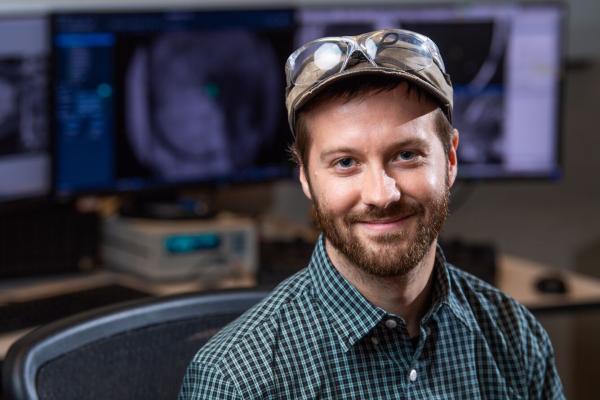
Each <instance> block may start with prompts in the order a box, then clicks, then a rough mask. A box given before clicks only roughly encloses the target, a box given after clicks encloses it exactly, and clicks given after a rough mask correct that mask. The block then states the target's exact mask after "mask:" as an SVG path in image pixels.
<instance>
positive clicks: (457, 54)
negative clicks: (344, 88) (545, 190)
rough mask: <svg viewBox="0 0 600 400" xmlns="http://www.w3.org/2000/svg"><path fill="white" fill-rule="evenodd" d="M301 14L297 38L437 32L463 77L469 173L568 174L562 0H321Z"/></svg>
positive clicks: (459, 88)
mask: <svg viewBox="0 0 600 400" xmlns="http://www.w3.org/2000/svg"><path fill="white" fill-rule="evenodd" d="M297 19H298V23H299V28H298V30H297V32H296V46H299V45H300V44H302V43H305V42H306V41H309V40H312V39H315V38H317V37H322V36H340V35H355V34H358V33H363V32H369V31H373V30H377V29H382V28H390V27H394V28H404V29H409V30H413V31H416V32H420V33H423V34H425V35H427V36H429V37H430V38H431V39H433V41H434V42H435V43H436V44H437V45H438V47H439V49H440V52H441V54H442V56H443V58H444V62H445V64H446V69H447V71H448V73H449V74H450V76H451V78H452V81H453V85H454V113H453V123H454V126H455V127H456V128H457V129H458V130H459V132H460V145H459V163H460V165H459V178H463V179H490V178H494V179H495V178H546V179H554V178H557V177H558V176H559V175H560V172H561V171H560V164H559V160H560V157H559V152H558V150H559V149H558V144H559V113H560V110H559V108H560V104H559V103H560V101H559V98H560V75H561V57H562V27H563V25H562V20H563V9H562V7H561V6H560V5H559V4H555V3H548V4H543V3H542V4H523V5H518V4H504V5H502V4H498V5H494V4H487V5H478V4H475V3H474V4H470V3H469V4H468V5H463V4H460V5H459V4H454V5H452V4H447V5H433V4H432V5H426V6H406V5H404V6H395V7H393V8H392V7H386V8H372V7H371V8H364V7H360V8H347V7H346V8H343V9H342V8H323V7H319V8H306V9H303V10H302V11H300V12H299V13H298V15H297Z"/></svg>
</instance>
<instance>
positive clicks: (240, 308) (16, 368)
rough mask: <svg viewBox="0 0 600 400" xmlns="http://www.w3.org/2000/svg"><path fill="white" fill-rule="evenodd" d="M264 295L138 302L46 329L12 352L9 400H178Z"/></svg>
mask: <svg viewBox="0 0 600 400" xmlns="http://www.w3.org/2000/svg"><path fill="white" fill-rule="evenodd" d="M265 296H266V293H265V292H251V291H244V292H226V293H219V294H191V295H182V296H174V297H169V298H162V299H154V300H150V301H148V300H141V301H133V302H129V303H126V304H123V305H120V306H112V307H106V308H103V309H99V310H96V311H91V312H88V313H83V314H80V315H77V316H73V317H69V318H66V319H64V320H60V321H57V322H55V323H52V324H49V325H46V326H43V327H41V328H39V329H37V330H35V331H33V332H31V333H29V334H27V335H25V336H24V337H22V338H21V339H19V340H18V341H17V342H16V343H15V344H13V345H12V346H11V348H10V349H9V351H8V353H7V356H6V359H5V361H4V366H3V380H4V389H5V396H6V398H7V399H18V400H21V399H26V400H38V399H39V400H51V399H57V400H58V399H60V400H69V399H78V400H81V399H91V400H93V399H103V400H105V399H110V400H119V399H127V400H132V399H157V400H159V399H171V400H172V399H175V398H177V394H178V392H179V386H180V385H181V382H182V378H183V375H184V373H185V369H186V367H187V365H188V363H189V362H190V361H191V359H192V357H193V356H194V354H195V353H196V351H197V350H198V349H199V348H200V347H202V346H203V345H204V344H205V343H206V341H207V340H208V339H209V338H210V337H212V336H213V334H214V333H216V332H217V331H219V330H220V329H221V328H222V327H223V326H225V325H226V324H228V323H229V322H231V321H232V320H234V319H235V318H237V317H238V316H239V315H241V314H242V313H243V312H244V311H246V310H247V309H249V308H250V307H251V306H253V305H254V304H256V303H257V302H259V301H260V300H261V299H262V298H264V297H265Z"/></svg>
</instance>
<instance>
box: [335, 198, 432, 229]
mask: <svg viewBox="0 0 600 400" xmlns="http://www.w3.org/2000/svg"><path fill="white" fill-rule="evenodd" d="M424 211H425V208H424V207H423V205H421V204H419V203H417V202H410V201H406V200H405V201H399V202H397V203H393V204H391V205H390V206H388V207H386V208H380V207H372V208H369V209H367V210H365V211H361V212H354V213H351V214H348V215H346V217H345V218H344V220H345V221H346V223H348V224H353V223H357V222H365V221H373V220H382V219H398V218H403V217H406V216H409V215H413V214H420V213H423V212H424Z"/></svg>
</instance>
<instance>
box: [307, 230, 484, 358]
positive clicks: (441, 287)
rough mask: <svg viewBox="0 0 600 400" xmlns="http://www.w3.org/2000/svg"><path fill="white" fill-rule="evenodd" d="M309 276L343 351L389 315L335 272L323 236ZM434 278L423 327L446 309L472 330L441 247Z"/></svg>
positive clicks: (436, 258)
mask: <svg viewBox="0 0 600 400" xmlns="http://www.w3.org/2000/svg"><path fill="white" fill-rule="evenodd" d="M309 274H310V277H311V280H312V282H313V284H314V287H315V289H316V290H315V293H314V296H315V297H316V298H317V299H318V300H319V302H320V303H321V304H322V306H323V310H324V312H325V313H326V315H327V316H328V317H329V320H330V321H332V325H333V328H334V329H335V331H336V333H337V334H338V336H339V337H340V340H341V342H342V346H344V351H346V350H348V349H349V348H350V347H352V346H353V345H354V344H355V343H356V342H357V341H359V340H360V339H362V338H363V337H364V336H365V335H367V333H369V332H370V331H371V330H372V329H373V328H374V327H375V326H376V325H377V324H379V323H380V322H381V320H382V319H384V317H386V315H388V313H386V311H385V310H382V309H381V308H379V307H377V306H375V305H373V304H371V303H370V302H369V301H368V300H367V299H366V298H365V297H364V296H363V295H362V294H360V292H359V291H358V290H357V289H356V288H355V287H354V286H353V285H352V284H350V282H348V281H347V280H346V279H345V278H344V277H343V276H342V275H341V274H340V273H339V272H338V271H337V269H335V267H334V266H333V264H332V262H331V260H330V259H329V256H328V255H327V251H326V250H325V238H324V235H321V236H319V239H318V240H317V244H316V246H315V250H314V252H313V255H312V258H311V261H310V267H309ZM433 274H434V276H433V291H432V301H431V304H432V306H431V308H430V310H429V311H428V312H427V313H426V314H425V316H424V317H423V320H422V321H423V323H424V324H426V323H427V322H428V321H429V320H430V319H431V318H432V317H434V316H435V315H436V314H437V312H438V310H440V308H441V307H442V306H443V305H446V306H447V307H448V308H449V309H450V311H451V312H452V313H453V314H454V315H455V316H456V318H458V319H459V320H460V321H461V322H462V323H463V324H464V325H465V326H466V327H467V328H469V329H471V330H472V329H473V323H474V321H473V318H472V315H471V313H470V312H468V310H467V309H466V307H467V306H466V305H465V302H464V301H461V300H460V298H459V296H458V295H457V293H456V289H453V283H452V280H451V277H450V273H449V271H448V268H447V263H446V259H445V256H444V253H443V251H442V249H441V247H440V246H439V245H438V247H437V249H436V257H435V265H434V269H433Z"/></svg>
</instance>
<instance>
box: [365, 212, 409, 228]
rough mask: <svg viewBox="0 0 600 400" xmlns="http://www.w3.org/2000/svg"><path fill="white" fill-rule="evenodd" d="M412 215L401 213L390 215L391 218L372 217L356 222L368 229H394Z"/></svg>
mask: <svg viewBox="0 0 600 400" xmlns="http://www.w3.org/2000/svg"><path fill="white" fill-rule="evenodd" d="M412 216H414V214H409V215H403V216H400V217H392V218H383V219H373V220H365V221H359V222H358V224H359V225H361V226H364V227H366V228H368V229H370V230H375V231H389V230H396V229H398V228H401V227H403V226H404V225H405V223H406V221H407V220H408V219H409V218H411V217H412Z"/></svg>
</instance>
